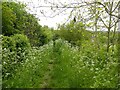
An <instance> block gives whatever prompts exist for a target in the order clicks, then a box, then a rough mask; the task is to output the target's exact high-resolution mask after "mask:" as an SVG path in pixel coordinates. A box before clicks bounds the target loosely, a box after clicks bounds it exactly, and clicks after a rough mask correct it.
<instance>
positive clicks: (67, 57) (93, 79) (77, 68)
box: [6, 39, 117, 88]
mask: <svg viewBox="0 0 120 90" xmlns="http://www.w3.org/2000/svg"><path fill="white" fill-rule="evenodd" d="M85 48H87V49H84V50H82V49H81V50H79V49H78V47H73V46H72V45H71V44H70V43H68V42H67V41H63V40H61V39H59V40H56V41H55V42H50V43H49V44H46V45H44V46H42V47H39V48H33V49H32V50H31V51H30V52H29V55H28V57H27V58H26V62H25V63H24V64H23V66H22V67H19V68H18V69H17V71H16V73H15V74H14V77H12V78H8V80H7V82H6V87H21V88H28V87H41V88H42V87H44V85H43V84H42V83H43V82H44V81H46V79H44V76H45V75H46V74H47V73H46V72H50V74H49V76H50V78H48V79H50V81H49V82H48V81H46V83H47V86H46V87H52V88H65V87H66V88H73V87H74V88H78V87H82V88H104V87H107V88H115V87H116V85H117V58H116V57H114V56H115V54H116V53H115V54H112V56H111V54H110V53H107V52H104V51H102V49H101V50H99V51H94V50H92V49H91V48H90V45H89V46H87V47H85ZM103 48H104V47H103ZM89 49H90V50H89ZM6 54H8V53H6ZM51 65H52V69H51V71H49V70H50V66H51ZM16 81H17V82H16Z"/></svg>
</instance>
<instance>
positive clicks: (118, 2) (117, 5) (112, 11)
mask: <svg viewBox="0 0 120 90" xmlns="http://www.w3.org/2000/svg"><path fill="white" fill-rule="evenodd" d="M119 4H120V1H119V2H118V3H117V5H116V7H115V8H114V9H113V11H112V12H114V11H115V9H116V8H117V7H118V6H119Z"/></svg>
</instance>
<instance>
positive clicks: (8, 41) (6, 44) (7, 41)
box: [2, 36, 15, 51]
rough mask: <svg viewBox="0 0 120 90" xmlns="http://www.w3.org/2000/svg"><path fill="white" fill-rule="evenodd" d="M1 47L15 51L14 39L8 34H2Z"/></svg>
mask: <svg viewBox="0 0 120 90" xmlns="http://www.w3.org/2000/svg"><path fill="white" fill-rule="evenodd" d="M2 48H3V49H8V48H9V49H10V51H15V41H14V40H13V39H12V38H11V37H8V36H2Z"/></svg>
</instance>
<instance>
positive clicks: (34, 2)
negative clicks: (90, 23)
mask: <svg viewBox="0 0 120 90" xmlns="http://www.w3.org/2000/svg"><path fill="white" fill-rule="evenodd" d="M17 1H20V2H23V3H26V4H27V8H29V9H30V10H28V12H30V13H31V14H36V17H37V18H39V19H40V21H39V23H40V25H42V26H44V25H47V26H49V27H52V28H57V26H58V24H62V23H64V22H65V21H67V19H68V16H69V12H70V9H69V10H67V11H66V12H65V13H64V14H62V13H61V14H60V15H56V16H55V17H53V18H50V17H48V16H51V14H53V15H54V14H55V13H54V12H51V8H38V6H49V5H50V4H49V3H46V2H45V1H47V0H17ZM49 1H50V2H56V3H59V2H62V3H69V2H74V0H49ZM58 1H59V2H58ZM42 10H44V11H45V14H46V17H45V16H43V14H41V13H40V11H42Z"/></svg>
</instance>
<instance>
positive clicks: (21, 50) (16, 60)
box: [2, 34, 30, 83]
mask: <svg viewBox="0 0 120 90" xmlns="http://www.w3.org/2000/svg"><path fill="white" fill-rule="evenodd" d="M2 39H3V40H2V46H3V47H2V68H3V70H2V73H3V75H2V77H3V80H4V79H7V78H8V77H11V76H12V75H13V73H14V71H15V70H16V69H17V67H18V66H19V65H21V63H22V62H24V61H25V60H26V55H27V54H28V51H29V49H30V43H29V40H28V39H27V37H26V36H24V35H21V34H16V35H14V36H11V37H8V36H2ZM3 83H4V82H3Z"/></svg>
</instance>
